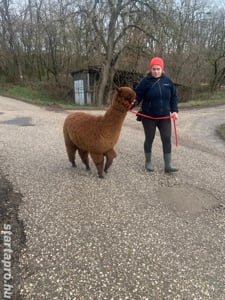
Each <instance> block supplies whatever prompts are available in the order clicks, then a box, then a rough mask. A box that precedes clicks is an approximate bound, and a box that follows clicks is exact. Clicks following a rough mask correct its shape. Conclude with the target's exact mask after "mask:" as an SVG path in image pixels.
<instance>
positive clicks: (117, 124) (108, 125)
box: [102, 106, 127, 136]
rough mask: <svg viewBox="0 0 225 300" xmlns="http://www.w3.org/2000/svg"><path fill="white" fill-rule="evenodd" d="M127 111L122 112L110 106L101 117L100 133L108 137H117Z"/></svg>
mask: <svg viewBox="0 0 225 300" xmlns="http://www.w3.org/2000/svg"><path fill="white" fill-rule="evenodd" d="M126 114H127V111H122V110H119V109H117V108H116V107H113V106H110V107H109V108H108V110H107V111H106V113H105V115H104V116H103V127H102V131H103V132H105V133H106V134H107V135H108V136H109V135H111V136H113V135H117V134H118V132H120V129H121V127H122V124H123V121H124V119H125V117H126Z"/></svg>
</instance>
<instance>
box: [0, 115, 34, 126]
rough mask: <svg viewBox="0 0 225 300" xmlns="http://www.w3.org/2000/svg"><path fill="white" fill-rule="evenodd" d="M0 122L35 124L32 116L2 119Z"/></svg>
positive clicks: (19, 124) (20, 124)
mask: <svg viewBox="0 0 225 300" xmlns="http://www.w3.org/2000/svg"><path fill="white" fill-rule="evenodd" d="M0 123H1V124H7V125H17V126H34V124H33V123H32V119H31V118H30V117H17V118H13V119H10V120H5V121H1V122H0Z"/></svg>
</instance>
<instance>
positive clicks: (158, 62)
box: [149, 57, 164, 69]
mask: <svg viewBox="0 0 225 300" xmlns="http://www.w3.org/2000/svg"><path fill="white" fill-rule="evenodd" d="M149 65H150V68H152V67H153V66H154V65H157V66H160V67H161V68H162V69H164V61H163V59H162V58H161V57H153V58H152V59H151V60H150V62H149Z"/></svg>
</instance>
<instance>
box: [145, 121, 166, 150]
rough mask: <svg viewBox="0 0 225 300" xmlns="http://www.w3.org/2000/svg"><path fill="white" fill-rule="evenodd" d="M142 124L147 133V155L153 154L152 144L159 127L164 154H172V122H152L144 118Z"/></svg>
mask: <svg viewBox="0 0 225 300" xmlns="http://www.w3.org/2000/svg"><path fill="white" fill-rule="evenodd" d="M142 124H143V127H144V132H145V142H144V150H145V153H151V152H152V143H153V140H154V137H155V132H156V127H158V129H159V132H160V137H161V141H162V146H163V153H171V120H170V119H163V120H151V119H148V118H142Z"/></svg>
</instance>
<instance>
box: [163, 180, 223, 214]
mask: <svg viewBox="0 0 225 300" xmlns="http://www.w3.org/2000/svg"><path fill="white" fill-rule="evenodd" d="M157 195H158V198H159V199H160V200H161V201H162V203H163V204H164V205H165V206H166V207H168V208H169V209H171V210H175V211H178V212H190V213H197V212H202V211H205V210H209V209H214V208H215V207H217V206H218V205H219V203H218V200H217V198H216V197H215V196H214V195H213V194H211V193H210V192H209V191H206V190H203V189H199V188H197V187H193V186H189V185H184V186H173V187H162V188H160V190H158V192H157Z"/></svg>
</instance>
